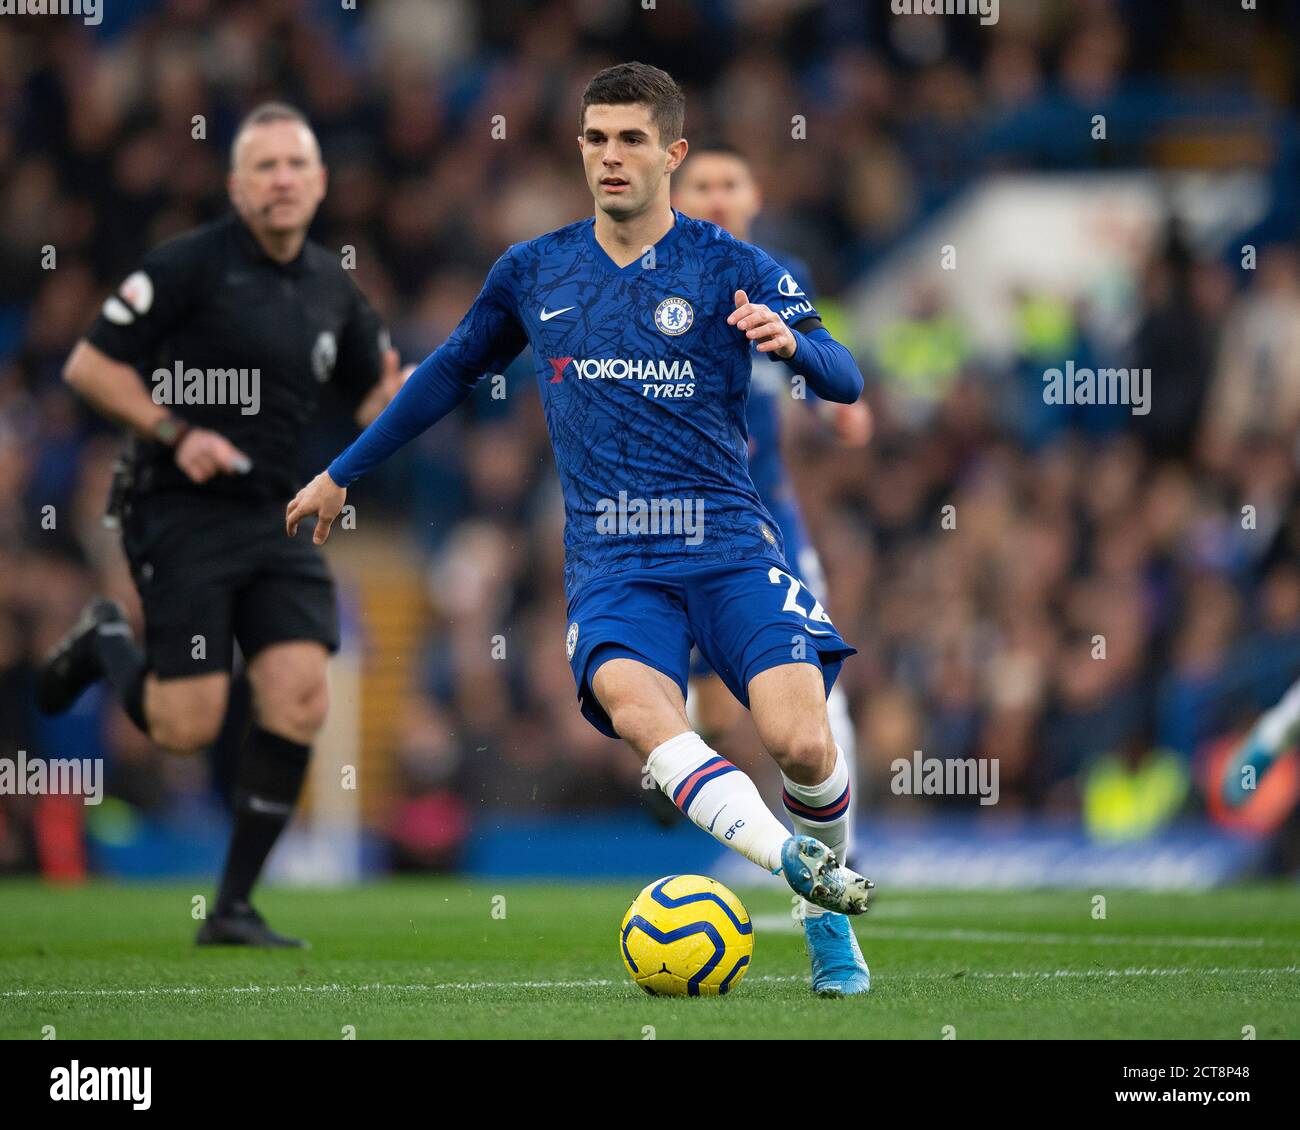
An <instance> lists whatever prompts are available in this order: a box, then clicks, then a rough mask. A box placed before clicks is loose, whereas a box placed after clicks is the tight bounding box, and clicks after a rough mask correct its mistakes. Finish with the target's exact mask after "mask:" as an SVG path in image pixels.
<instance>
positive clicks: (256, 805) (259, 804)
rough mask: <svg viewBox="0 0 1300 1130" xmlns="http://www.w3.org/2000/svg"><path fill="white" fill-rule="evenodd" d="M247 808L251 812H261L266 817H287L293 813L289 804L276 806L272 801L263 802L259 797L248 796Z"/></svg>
mask: <svg viewBox="0 0 1300 1130" xmlns="http://www.w3.org/2000/svg"><path fill="white" fill-rule="evenodd" d="M248 807H249V809H250V810H251V811H253V812H261V813H263V814H265V815H267V816H289V815H290V814H291V813H292V812H293V805H291V804H277V803H276V802H275V801H273V800H263V799H262V798H261V797H260V796H250V797H249V798H248Z"/></svg>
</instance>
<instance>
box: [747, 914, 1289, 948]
mask: <svg viewBox="0 0 1300 1130" xmlns="http://www.w3.org/2000/svg"><path fill="white" fill-rule="evenodd" d="M753 922H754V926H755V927H757V928H759V929H763V930H782V929H784V930H794V929H797V923H795V922H794V921H793V920H792V919H791V918H790V916H789V915H788V914H771V915H764V914H760V915H756V916H755V917H754V919H753ZM871 938H897V939H901V940H903V941H913V942H993V943H1002V944H1007V945H1042V946H1071V945H1073V946H1189V947H1199V948H1210V949H1217V948H1225V947H1226V948H1246V949H1260V948H1262V947H1264V946H1296V947H1297V948H1300V943H1297V942H1294V941H1287V940H1280V939H1274V938H1246V937H1177V936H1171V937H1160V936H1156V935H1147V934H1100V933H1099V934H1032V933H1017V932H1012V931H1006V930H967V929H961V928H953V929H939V928H937V927H928V926H888V925H882V926H877V925H875V924H874V923H872V922H870V921H868V922H864V923H863V925H862V926H861V928H860V930H859V941H868V940H869V939H871Z"/></svg>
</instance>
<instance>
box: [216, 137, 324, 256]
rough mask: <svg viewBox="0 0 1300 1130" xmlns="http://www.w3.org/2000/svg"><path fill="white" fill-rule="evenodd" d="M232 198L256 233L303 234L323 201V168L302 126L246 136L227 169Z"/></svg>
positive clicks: (315, 149)
mask: <svg viewBox="0 0 1300 1130" xmlns="http://www.w3.org/2000/svg"><path fill="white" fill-rule="evenodd" d="M229 188H230V199H231V201H232V202H233V203H234V205H235V208H236V210H237V211H238V212H239V214H240V216H241V217H243V220H244V222H245V223H246V224H248V226H249V227H250V228H252V229H253V230H254V231H266V232H276V233H284V232H291V231H305V230H306V229H307V226H308V225H309V224H310V223H311V221H312V217H313V216H314V215H315V214H316V209H317V207H318V206H319V205H320V202H321V200H322V198H323V197H324V196H325V166H324V165H322V164H321V159H320V149H319V148H318V147H317V145H316V138H315V137H314V136H313V135H312V132H311V130H309V129H308V128H307V127H306V126H304V125H303V124H302V123H301V122H266V123H265V124H263V125H258V126H251V127H249V128H248V129H246V130H245V131H244V134H243V136H242V137H241V138H240V141H239V145H238V147H237V148H236V150H235V164H234V167H233V168H232V169H231V170H230V180H229Z"/></svg>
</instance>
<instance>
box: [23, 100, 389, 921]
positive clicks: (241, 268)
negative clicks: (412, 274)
mask: <svg viewBox="0 0 1300 1130" xmlns="http://www.w3.org/2000/svg"><path fill="white" fill-rule="evenodd" d="M325 185H326V170H325V166H324V165H323V164H322V162H321V155H320V149H319V146H318V144H317V141H316V138H315V136H314V134H313V133H312V131H311V128H310V126H309V125H308V124H307V122H306V119H305V118H304V117H303V116H302V115H301V114H300V113H299V112H298V111H297V110H294V109H293V108H291V107H289V106H286V105H283V104H280V103H267V104H265V105H263V106H261V107H258V108H257V109H256V110H254V111H253V112H252V113H251V114H250V115H249V116H248V117H247V118H246V119H245V120H244V122H243V123H242V124H241V125H240V127H239V129H238V131H237V133H236V137H235V139H234V143H233V146H232V149H231V169H230V174H229V179H228V189H229V194H230V200H231V203H232V204H233V205H234V210H233V212H231V213H229V214H228V215H226V216H225V217H224V218H222V219H220V220H217V221H215V222H213V223H210V224H206V225H204V226H203V227H200V228H197V229H195V230H194V231H191V232H188V233H186V234H184V235H182V236H179V237H177V238H176V239H173V240H171V241H169V242H168V243H165V244H163V245H162V246H161V247H158V248H157V249H155V250H154V251H152V252H150V253H149V254H148V255H146V256H145V257H144V260H143V261H142V263H141V264H140V268H139V270H137V271H135V272H134V273H132V274H131V275H130V276H129V277H128V278H127V279H126V281H125V282H123V283H122V285H121V287H120V288H119V289H118V291H117V293H116V294H114V295H112V296H110V297H109V298H108V299H107V301H105V303H104V306H103V309H102V311H101V313H100V315H99V317H98V318H97V319H96V321H95V323H94V325H93V326H91V328H90V330H89V332H88V333H87V334H86V336H85V338H84V339H82V340H81V341H80V342H79V343H78V344H77V346H76V348H75V349H74V350H73V352H72V355H71V356H70V357H69V358H68V361H67V364H66V367H65V369H64V377H65V379H66V380H67V382H68V383H69V384H70V385H71V386H72V387H73V388H74V389H75V390H76V391H77V392H78V393H79V394H80V395H81V396H83V397H84V398H85V399H86V400H87V401H88V402H89V403H90V404H91V405H92V406H93V407H94V408H95V409H96V410H97V411H99V412H100V413H102V414H103V415H105V416H107V417H109V418H110V419H113V420H116V421H119V422H120V423H122V424H124V425H125V426H126V427H127V428H129V429H130V431H131V433H132V439H131V451H130V458H129V464H126V465H124V466H123V468H122V471H121V473H120V475H119V479H118V480H117V481H116V483H115V492H114V493H115V506H114V516H115V517H117V518H118V519H119V520H120V522H121V527H122V535H123V536H122V542H123V548H124V550H125V551H126V555H127V558H128V559H129V561H130V565H131V573H132V577H133V578H134V580H135V583H136V587H137V588H138V590H139V593H140V599H141V602H142V604H143V608H144V620H145V644H144V647H141V646H140V645H139V644H137V642H136V641H135V639H134V638H133V637H132V634H131V629H130V627H129V625H128V624H127V621H126V617H125V615H124V612H123V610H122V607H121V606H120V605H119V604H117V603H116V602H115V601H111V600H108V599H106V598H103V597H97V598H96V599H95V600H93V601H91V603H90V604H89V605H88V606H87V607H86V609H85V611H84V612H83V613H82V616H81V618H80V620H79V621H78V622H77V624H76V625H75V626H74V627H73V629H72V631H71V632H70V633H69V635H68V636H67V637H65V638H64V640H63V641H62V642H61V643H60V644H59V645H58V646H57V647H56V648H55V649H54V651H53V652H52V654H51V656H50V657H49V658H48V659H47V661H46V663H45V665H44V666H43V668H42V670H41V672H40V678H39V682H38V688H37V697H38V704H39V706H40V708H41V709H42V710H43V711H44V712H45V713H47V714H55V713H60V712H62V711H64V710H67V709H68V708H69V707H70V706H71V705H72V704H73V702H75V701H76V699H77V697H78V696H79V695H80V694H81V693H82V691H84V690H85V689H86V688H87V687H88V686H90V685H91V684H92V683H94V682H95V681H97V680H99V679H106V680H107V681H108V683H109V684H110V686H111V687H112V688H113V690H114V692H115V693H116V694H117V696H118V698H119V699H120V701H121V703H122V706H123V708H124V709H125V710H126V713H127V714H128V715H129V716H130V717H131V719H132V720H133V721H134V722H135V723H136V725H137V726H139V727H140V728H141V729H142V730H144V731H145V733H147V734H148V735H149V736H150V737H151V738H152V739H153V740H154V741H155V742H157V743H158V744H159V745H161V746H163V747H164V748H165V749H168V750H170V751H172V752H174V753H197V752H199V751H202V750H204V749H205V748H206V747H208V746H209V745H210V744H211V743H212V742H213V741H214V740H215V739H216V737H217V734H218V732H219V731H220V728H221V725H222V721H223V719H224V716H225V712H226V706H227V702H228V699H229V693H230V678H231V674H230V673H231V663H232V660H233V657H234V643H235V641H236V640H237V641H238V642H239V646H240V650H241V651H242V653H243V656H244V661H245V664H246V666H247V674H248V680H249V684H250V686H251V687H252V692H253V710H254V718H255V721H254V725H253V727H252V729H251V731H250V733H249V735H248V738H247V743H246V745H245V747H244V750H243V753H242V755H241V759H240V765H239V770H238V776H237V780H236V792H235V821H234V830H233V834H232V838H231V842H230V848H229V852H228V855H227V859H226V864H225V870H224V872H223V875H222V878H221V884H220V888H219V890H218V893H217V900H216V905H215V906H214V907H213V908H212V911H211V912H210V913H209V915H208V916H207V918H206V920H205V921H204V923H203V926H202V927H201V928H200V930H199V934H198V941H199V943H200V944H205V945H213V944H216V945H221V944H228V945H268V946H288V945H300V944H301V943H300V942H297V941H296V940H294V939H291V938H286V937H284V936H282V935H280V934H277V933H276V932H275V931H273V930H271V929H270V928H269V927H268V926H267V925H266V923H265V922H264V921H263V920H262V918H261V916H260V915H259V914H258V913H257V911H256V910H255V909H254V908H253V906H252V904H251V902H250V897H251V893H252V889H253V885H254V884H255V882H256V881H257V878H258V876H259V875H260V874H261V871H262V868H263V865H264V864H265V862H266V859H267V857H268V856H269V854H270V852H271V849H272V847H273V846H274V845H275V842H276V840H277V839H278V838H279V836H280V833H281V832H282V831H283V829H284V828H285V826H286V825H287V824H288V822H289V819H290V817H291V816H292V814H293V809H294V805H295V803H296V802H297V798H298V795H299V792H300V790H301V786H302V783H303V780H304V778H305V776H306V773H307V766H308V762H309V759H310V756H311V747H312V743H313V742H314V741H315V739H316V736H317V734H318V733H319V731H320V728H321V726H322V725H323V724H324V721H325V715H326V710H327V691H326V683H325V667H326V660H327V657H328V655H329V653H330V652H332V651H335V650H336V649H337V648H338V642H339V639H338V613H337V609H336V607H335V594H334V583H333V580H332V578H331V577H330V574H329V571H328V570H327V568H326V566H325V562H324V559H323V558H322V556H321V555H320V554H319V553H318V552H317V551H316V550H315V549H314V547H312V546H311V545H308V544H305V543H304V544H298V543H294V542H289V541H286V540H285V538H284V534H283V530H282V528H281V525H280V520H281V515H282V513H283V506H284V503H285V500H286V499H287V498H289V497H290V496H291V495H292V494H293V491H294V489H295V487H296V486H297V477H296V474H295V467H296V464H297V452H298V443H299V438H300V436H301V434H302V429H303V426H304V425H305V424H306V422H307V420H308V419H310V418H311V417H312V415H313V414H314V412H315V409H316V406H317V402H318V399H319V396H320V392H321V389H322V388H323V387H324V386H325V384H326V383H327V382H333V383H334V384H335V386H336V387H338V388H339V389H340V390H341V391H342V393H343V395H344V396H345V397H347V398H348V399H350V400H351V402H352V404H353V405H354V407H355V409H356V415H357V420H358V423H359V424H361V425H362V426H364V425H365V424H366V423H368V422H369V421H370V420H372V419H373V418H374V417H375V416H376V415H377V414H378V413H379V411H380V410H381V409H382V408H383V407H384V405H385V404H387V402H388V401H389V400H390V399H391V397H392V395H393V393H394V392H396V390H397V388H398V387H400V384H401V374H400V373H399V371H398V361H397V355H396V353H394V352H393V351H392V349H390V348H389V346H388V336H387V333H386V331H385V330H384V328H383V326H382V325H381V324H380V321H379V319H378V317H377V316H376V315H375V313H374V311H373V310H372V309H371V308H370V306H369V304H368V303H367V302H366V300H365V298H364V297H363V296H362V295H361V292H360V291H359V290H357V288H356V286H355V284H354V283H353V282H352V280H351V279H350V278H349V277H348V275H347V272H346V271H344V269H343V267H342V265H341V263H340V261H339V257H338V255H337V254H336V253H334V252H331V251H328V250H326V249H325V248H324V247H321V246H319V245H317V244H314V243H311V242H310V241H308V240H307V229H308V227H309V225H310V224H311V222H312V218H313V217H314V216H315V214H316V209H317V207H318V206H319V204H320V202H321V200H322V198H323V197H324V194H325Z"/></svg>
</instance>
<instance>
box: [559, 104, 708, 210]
mask: <svg viewBox="0 0 1300 1130" xmlns="http://www.w3.org/2000/svg"><path fill="white" fill-rule="evenodd" d="M578 148H579V149H581V150H582V163H583V167H584V169H585V170H586V174H587V186H588V187H589V188H590V189H591V195H592V196H593V197H594V198H595V200H596V207H597V208H599V209H601V210H602V211H603V212H606V213H607V214H608V215H609V216H610V217H612V218H613V219H616V220H622V219H627V218H629V217H631V216H636V215H639V214H640V213H641V212H643V211H645V209H646V208H648V207H649V206H650V205H651V204H653V203H654V202H655V201H656V200H657V199H659V198H660V196H663V197H664V198H665V199H666V197H667V193H668V180H667V176H668V174H669V173H671V172H672V171H673V170H674V169H676V168H677V166H678V165H680V164H681V163H682V158H683V157H684V156H685V155H686V142H685V141H683V140H681V139H679V138H677V139H673V142H672V144H671V145H669V146H668V147H667V148H664V146H663V144H662V143H661V141H660V138H659V127H658V126H656V125H655V123H654V120H653V119H652V118H651V117H650V108H649V107H648V106H644V105H642V104H640V103H632V104H630V105H627V106H588V107H587V114H586V118H585V119H584V121H583V130H582V136H581V137H580V138H578Z"/></svg>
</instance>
